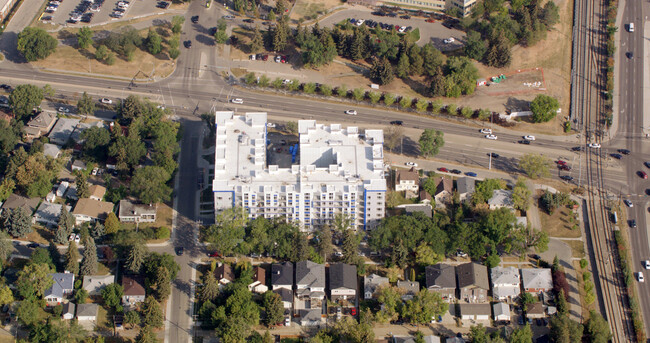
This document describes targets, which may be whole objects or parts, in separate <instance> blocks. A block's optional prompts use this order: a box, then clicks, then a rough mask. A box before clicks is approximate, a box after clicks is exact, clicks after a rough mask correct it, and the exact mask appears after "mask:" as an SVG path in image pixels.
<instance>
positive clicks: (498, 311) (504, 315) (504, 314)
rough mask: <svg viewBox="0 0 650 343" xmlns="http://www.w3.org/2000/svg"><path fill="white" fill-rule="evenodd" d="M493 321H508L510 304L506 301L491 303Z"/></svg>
mask: <svg viewBox="0 0 650 343" xmlns="http://www.w3.org/2000/svg"><path fill="white" fill-rule="evenodd" d="M492 312H493V313H494V314H493V318H494V321H506V322H509V321H510V305H508V304H506V303H495V304H493V305H492Z"/></svg>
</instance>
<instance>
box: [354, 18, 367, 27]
mask: <svg viewBox="0 0 650 343" xmlns="http://www.w3.org/2000/svg"><path fill="white" fill-rule="evenodd" d="M365 22H366V20H365V19H359V20H357V22H356V24H355V25H357V26H361V25H363V23H365Z"/></svg>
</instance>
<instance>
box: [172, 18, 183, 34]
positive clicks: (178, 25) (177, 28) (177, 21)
mask: <svg viewBox="0 0 650 343" xmlns="http://www.w3.org/2000/svg"><path fill="white" fill-rule="evenodd" d="M183 22H185V17H183V16H182V15H175V16H173V17H172V32H173V33H174V34H179V33H181V30H182V29H183Z"/></svg>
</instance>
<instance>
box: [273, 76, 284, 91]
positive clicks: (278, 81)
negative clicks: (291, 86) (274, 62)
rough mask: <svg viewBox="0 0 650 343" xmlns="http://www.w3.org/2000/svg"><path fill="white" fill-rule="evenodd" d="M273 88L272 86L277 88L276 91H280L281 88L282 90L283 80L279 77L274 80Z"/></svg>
mask: <svg viewBox="0 0 650 343" xmlns="http://www.w3.org/2000/svg"><path fill="white" fill-rule="evenodd" d="M271 86H272V87H273V88H275V89H280V88H282V79H281V78H279V77H277V78H276V79H275V80H273V83H272V84H271Z"/></svg>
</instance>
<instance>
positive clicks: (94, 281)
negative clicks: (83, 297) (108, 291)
mask: <svg viewBox="0 0 650 343" xmlns="http://www.w3.org/2000/svg"><path fill="white" fill-rule="evenodd" d="M114 282H115V276H114V275H110V274H109V275H88V276H84V280H83V289H85V290H86V292H88V294H89V295H100V294H101V292H102V289H104V288H106V286H108V285H110V284H112V283H114Z"/></svg>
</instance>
